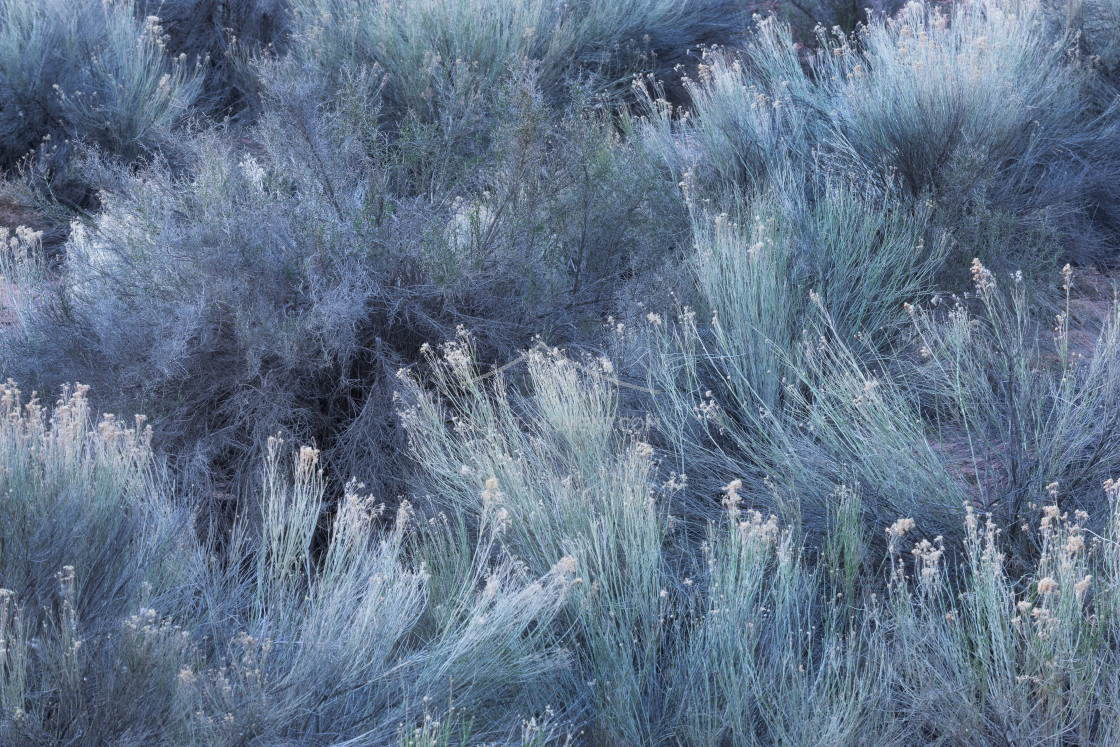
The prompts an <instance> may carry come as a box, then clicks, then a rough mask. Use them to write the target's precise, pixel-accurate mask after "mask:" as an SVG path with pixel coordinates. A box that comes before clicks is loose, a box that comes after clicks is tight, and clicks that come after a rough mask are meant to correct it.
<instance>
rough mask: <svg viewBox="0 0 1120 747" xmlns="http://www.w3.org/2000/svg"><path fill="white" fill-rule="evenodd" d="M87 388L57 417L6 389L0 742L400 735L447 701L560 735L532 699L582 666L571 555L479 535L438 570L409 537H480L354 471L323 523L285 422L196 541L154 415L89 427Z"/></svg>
mask: <svg viewBox="0 0 1120 747" xmlns="http://www.w3.org/2000/svg"><path fill="white" fill-rule="evenodd" d="M85 394H86V388H85V387H78V388H76V389H75V390H73V393H72V394H68V393H66V392H64V393H63V399H62V400H60V401H59V403H58V404H57V405H56V406H55V408H54V409H53V412H52V413H51V414H50V420H49V422H48V420H47V418H48V413H47V411H46V409H45V408H43V407H42V406H41V405H40V404H39V403H38V402H37V401H36V400H32V401H30V402H28V403H26V404H25V403H23V402H22V401H21V399H20V394H19V392H18V391H17V390H16V389H15V388H14V386H13V385H11V384H9V385H6V386H5V387H4V389H3V392H2V395H3V396H2V399H3V403H2V404H0V407H3V415H4V417H3V425H2V427H3V429H4V438H3V440H2V444H3V449H2V453H0V459H2V460H3V467H4V469H3V470H2V471H0V481H2V484H3V488H4V491H3V495H4V496H5V498H4V510H5V515H6V516H9V517H10V518H11V522H6V523H5V528H4V535H3V544H2V548H3V553H2V554H0V564H2V565H0V578H2V579H3V584H4V588H3V589H2V590H0V632H2V634H3V636H2V640H3V646H0V663H2V665H3V666H0V698H2V701H0V704H2V706H3V709H2V715H0V734H2V735H3V738H4V741H5V743H8V744H35V743H40V744H41V743H43V742H57V741H66V740H78V739H81V740H87V739H91V738H92V739H98V740H101V741H111V742H114V743H122V744H144V743H147V744H151V743H153V742H156V743H168V744H172V743H174V744H244V743H245V742H246V741H251V740H259V741H271V742H274V741H277V740H284V741H295V742H305V741H315V740H318V739H323V738H326V737H327V735H331V738H335V739H338V738H350V739H357V740H359V741H361V742H362V743H366V744H391V743H394V742H396V741H397V739H398V738H399V737H400V736H401V735H402V732H404V733H411V730H412V729H413V728H417V729H424V728H430V725H431V723H432V720H433V719H436V720H440V721H442V720H444V719H445V718H446V719H450V720H451V721H452V722H453V723H454V722H456V721H458V720H460V719H462V720H464V721H468V720H469V721H470V722H471V723H472V724H473V726H472V733H474V734H475V735H477V736H478V737H480V738H486V739H500V738H509V737H510V735H513V734H517V733H519V732H520V733H545V732H547V731H548V729H549V726H548V723H547V721H548V720H547V719H545V723H543V724H542V723H541V721H540V720H539V719H538V720H537V722H536V726H534V727H532V728H530V727H528V726H526V725H525V724H524V722H525V721H527V720H528V719H529V718H530V716H531V714H532V711H531V710H521V709H534V710H536V711H539V712H542V713H543V712H544V709H545V707H546V706H547V705H548V702H547V700H541V698H547V697H548V696H549V695H550V694H551V693H550V691H549V689H548V687H547V686H546V683H547V681H548V679H549V678H550V677H554V676H558V674H559V673H561V672H563V671H564V670H565V669H566V666H567V664H566V662H567V654H565V652H563V651H561V650H560V649H559V648H558V647H557V646H556V645H555V637H556V636H555V633H554V630H553V628H552V626H551V625H550V622H551V620H552V619H553V618H554V617H555V616H556V614H557V613H558V611H559V609H560V608H561V607H562V606H563V605H564V603H565V601H566V599H567V597H568V592H569V591H570V589H571V586H572V581H573V579H572V576H571V570H572V567H571V563H570V561H563V562H558V563H557V564H556V565H555V568H550V569H549V570H548V571H547V572H546V574H545V575H544V576H542V577H540V578H535V579H534V578H530V577H528V576H527V575H526V573H525V572H524V571H523V570H522V568H521V567H520V565H517V564H515V563H514V562H513V561H512V559H511V558H509V557H502V556H500V555H498V554H495V553H494V552H492V550H493V548H494V541H495V538H494V535H492V534H490V535H483V536H482V537H481V538H480V539H478V540H477V542H478V544H477V546H476V547H475V548H473V549H472V553H471V556H470V558H469V566H468V573H467V575H465V576H462V577H459V576H449V577H447V578H439V579H437V580H435V581H433V580H432V576H433V574H432V573H431V572H429V571H427V570H425V568H424V567H423V566H422V565H418V564H417V563H416V562H415V561H414V560H413V559H411V558H410V557H409V553H408V552H407V550H408V546H409V544H410V542H409V538H410V537H413V536H423V540H424V541H425V542H426V543H428V546H429V548H430V549H431V550H432V551H433V552H434V553H435V554H437V555H439V554H442V552H443V551H442V550H441V549H440V548H439V547H438V543H439V542H441V541H443V540H444V539H452V540H454V541H455V542H456V543H457V544H458V543H461V542H463V541H470V539H469V538H468V537H465V536H453V537H448V538H441V537H440V535H438V533H426V532H425V531H424V529H423V527H416V526H415V523H414V522H415V519H414V517H412V515H411V514H410V511H409V509H408V507H407V506H404V507H402V508H401V510H400V511H399V512H398V515H397V518H396V520H395V521H393V522H392V523H391V526H390V528H389V529H388V530H387V531H382V530H381V529H379V528H378V524H380V523H381V521H380V519H379V516H380V509H378V507H376V506H375V505H374V504H373V503H372V501H371V499H370V498H369V497H368V496H364V495H361V494H360V493H359V491H360V489H361V487H360V486H358V485H356V484H352V485H351V486H349V488H348V489H347V491H346V492H345V497H344V499H343V500H342V501H341V502H340V503H339V505H338V508H337V510H336V511H334V512H333V517H331V518H330V519H329V520H328V521H327V524H328V526H329V529H328V531H327V532H326V534H325V535H324V536H322V537H320V536H319V535H318V533H317V527H319V526H320V523H321V522H323V521H324V519H325V516H324V512H325V508H326V498H325V495H324V487H325V484H324V477H323V473H322V471H321V470H320V468H319V465H318V453H317V452H316V451H315V450H314V449H311V448H303V449H301V450H300V451H299V452H298V453H297V454H296V458H295V464H294V468H293V469H292V472H291V476H289V474H287V473H288V469H287V468H286V467H284V466H282V465H281V460H282V456H281V455H282V452H283V451H284V450H283V448H282V445H281V443H280V442H279V441H276V440H273V441H271V442H270V443H269V447H268V448H269V451H268V455H267V457H266V463H265V468H264V469H263V470H262V476H263V478H262V483H261V499H260V502H259V514H258V517H257V518H250V517H244V518H243V519H242V520H240V521H238V522H237V524H236V526H235V527H234V529H233V531H232V533H230V534H229V535H228V536H226V537H225V538H224V539H223V541H222V542H220V543H200V542H199V541H198V540H197V539H196V538H195V534H194V531H193V530H194V522H193V520H192V517H191V516H190V515H189V514H188V513H187V512H186V511H184V510H182V509H179V508H175V507H174V502H173V501H172V500H169V498H170V496H169V495H168V494H167V493H166V486H165V485H164V484H163V483H162V482H161V480H160V479H159V478H158V474H157V473H156V472H155V471H154V469H153V460H152V454H151V452H150V450H149V448H148V444H147V439H148V434H149V431H147V430H146V429H144V428H143V426H142V421H141V422H138V424H137V427H136V428H124V427H123V426H122V425H120V424H119V423H118V422H117V421H116V420H115V419H114V418H112V417H111V416H108V415H106V416H105V417H104V418H103V419H102V421H101V422H100V423H99V424H98V426H97V427H96V428H94V427H93V425H92V423H91V421H90V419H89V411H88V408H87V404H86V397H85ZM60 516H65V517H66V518H67V520H66V521H59V520H58V518H59V517H60ZM54 567H57V568H59V570H58V571H56V572H52V571H51V568H54ZM429 584H430V585H431V587H434V588H437V589H443V590H444V591H445V592H446V593H445V594H442V595H440V596H438V597H435V598H433V595H432V594H431V592H430V586H429ZM422 623H423V624H422ZM455 709H460V710H463V711H465V713H467V714H470V715H469V716H467V717H462V716H459V715H457V713H456V710H455ZM426 725H427V726H426Z"/></svg>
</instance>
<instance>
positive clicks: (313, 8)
mask: <svg viewBox="0 0 1120 747" xmlns="http://www.w3.org/2000/svg"><path fill="white" fill-rule="evenodd" d="M292 8H293V11H294V18H295V23H294V35H295V42H294V45H293V53H292V61H293V63H294V64H299V65H301V66H307V67H312V68H314V69H315V70H317V71H319V72H320V74H321V75H323V76H324V77H325V79H326V80H327V81H332V82H333V85H332V84H331V83H328V84H327V90H328V91H329V90H331V89H332V88H334V87H336V86H337V79H338V76H339V74H340V73H342V74H345V73H347V72H350V73H356V72H359V71H362V70H365V71H367V72H375V73H376V75H377V76H378V77H380V78H381V79H383V80H384V83H385V86H386V90H387V93H388V100H389V102H390V103H391V105H392V107H393V108H394V109H400V110H402V111H403V110H411V111H413V112H415V113H417V114H419V115H421V116H422V117H424V118H426V119H431V118H434V117H436V116H438V115H439V113H440V112H441V110H442V109H443V108H444V107H446V106H448V105H453V104H452V103H451V102H452V101H453V100H454V99H456V98H458V97H468V98H469V97H471V96H475V95H485V93H486V91H487V90H490V89H492V88H493V87H494V86H495V85H496V84H497V83H498V81H500V80H501V78H503V77H504V76H506V75H507V74H508V73H509V72H510V71H511V70H515V69H517V68H519V67H520V66H521V65H522V64H524V63H525V62H529V61H532V62H534V63H535V64H536V65H538V66H539V69H540V77H541V85H542V88H543V90H544V92H545V95H546V97H547V98H549V100H552V101H556V100H559V99H561V98H562V97H563V96H564V95H565V94H566V91H567V88H568V85H569V83H570V79H572V78H576V77H579V76H582V75H589V76H591V77H592V78H593V79H594V80H595V87H596V88H597V89H598V90H600V91H608V92H609V91H611V90H612V89H621V91H622V92H625V91H626V90H627V88H628V86H629V76H630V75H631V74H633V73H634V72H638V71H642V70H648V71H657V72H659V73H667V72H668V71H670V70H671V69H672V67H673V66H674V65H676V64H677V63H678V62H680V61H681V60H682V59H684V58H685V56H686V55H687V54H688V52H689V51H690V50H694V49H696V48H698V47H699V46H701V45H705V44H718V43H726V42H728V41H730V40H732V39H733V38H734V37H735V36H736V35H737V34H739V33H740V32H741V31H742V30H743V29H744V28H745V26H746V23H747V22H748V20H749V17H748V14H747V9H746V5H745V4H744V3H741V2H738V1H737V0H687V2H675V1H673V2H671V1H669V0H626V1H625V2H603V1H602V0H581V1H580V2H575V3H555V2H550V1H547V0H529V1H528V2H520V1H518V2H514V1H513V0H500V1H499V2H480V1H479V0H452V1H450V2H446V1H445V0H420V1H419V2H411V3H390V2H372V3H366V2H361V1H360V0H294V2H293V3H292Z"/></svg>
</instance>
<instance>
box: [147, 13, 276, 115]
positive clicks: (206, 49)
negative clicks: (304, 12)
mask: <svg viewBox="0 0 1120 747" xmlns="http://www.w3.org/2000/svg"><path fill="white" fill-rule="evenodd" d="M136 13H137V17H140V18H146V17H148V16H154V17H156V18H158V19H159V24H160V26H161V27H162V28H163V30H164V39H165V43H166V46H167V50H168V51H169V52H170V53H171V54H172V55H175V56H178V55H180V54H185V55H186V56H187V58H188V59H191V60H194V59H199V60H202V61H203V73H204V74H203V93H202V94H201V95H200V97H199V101H198V102H197V103H198V105H199V106H201V107H203V108H205V109H207V110H208V111H209V112H210V113H211V114H213V115H215V116H224V115H227V114H231V115H244V114H250V115H252V114H256V113H258V112H259V109H260V101H259V98H260V90H259V89H260V86H259V84H258V81H257V73H256V71H255V70H254V69H253V65H254V61H255V60H257V59H259V58H260V57H261V56H262V55H273V54H282V53H283V52H284V51H285V50H286V49H287V35H288V19H289V9H288V3H287V0H233V1H232V2H231V1H230V0H141V1H140V2H137V5H136Z"/></svg>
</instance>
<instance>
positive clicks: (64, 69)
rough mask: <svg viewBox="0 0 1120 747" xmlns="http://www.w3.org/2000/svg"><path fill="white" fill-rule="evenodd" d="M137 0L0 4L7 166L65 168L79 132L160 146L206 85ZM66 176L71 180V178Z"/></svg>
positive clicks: (113, 150) (81, 136) (119, 151)
mask: <svg viewBox="0 0 1120 747" xmlns="http://www.w3.org/2000/svg"><path fill="white" fill-rule="evenodd" d="M165 47H166V42H165V38H164V34H163V29H162V28H161V27H160V25H159V22H158V19H154V18H152V19H147V20H144V19H137V18H136V17H135V14H134V6H133V4H132V3H131V2H117V3H102V2H100V1H99V0H82V1H81V2H77V3H71V2H58V1H56V0H45V1H44V2H41V3H39V2H36V3H27V2H22V1H21V0H5V1H4V2H3V3H2V4H0V168H3V169H5V170H7V169H11V168H13V167H14V166H15V165H16V164H17V163H18V162H20V161H21V160H25V159H29V158H33V159H34V160H36V161H37V162H38V165H39V166H41V167H42V168H45V169H47V170H48V171H50V172H56V175H57V172H59V171H61V172H63V175H65V172H66V170H67V165H68V164H67V158H68V156H69V154H70V152H71V151H72V149H73V145H74V144H75V142H76V141H78V140H82V141H85V142H87V143H89V144H92V145H94V146H97V147H98V148H101V149H103V150H104V151H106V152H107V153H109V154H110V155H112V156H115V157H119V158H121V159H124V160H131V159H134V158H136V157H137V156H139V155H141V154H144V153H146V152H148V151H150V150H151V149H153V148H155V147H157V146H158V145H159V144H160V143H161V142H163V141H164V140H165V139H166V137H167V129H168V128H169V127H170V126H172V125H173V124H175V123H176V122H177V121H179V120H180V119H181V118H182V117H183V116H184V115H185V114H186V113H187V110H188V108H189V107H190V106H191V104H192V103H193V101H194V99H195V97H196V96H197V95H198V94H199V91H200V89H201V80H200V77H199V75H198V70H197V65H198V64H199V61H198V60H196V59H194V58H188V57H186V56H185V55H183V56H179V57H172V56H171V55H170V54H168V53H167V52H166V49H165ZM63 184H65V180H63Z"/></svg>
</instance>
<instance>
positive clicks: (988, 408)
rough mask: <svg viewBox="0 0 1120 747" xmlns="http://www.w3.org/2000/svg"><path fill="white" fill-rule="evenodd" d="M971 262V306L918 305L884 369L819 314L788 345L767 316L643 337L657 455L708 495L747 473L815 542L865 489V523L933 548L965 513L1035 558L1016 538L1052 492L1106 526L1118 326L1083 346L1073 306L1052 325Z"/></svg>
mask: <svg viewBox="0 0 1120 747" xmlns="http://www.w3.org/2000/svg"><path fill="white" fill-rule="evenodd" d="M973 267H974V270H973V272H974V276H975V277H976V278H977V283H978V285H977V290H976V296H975V297H974V299H973V300H972V301H965V300H963V299H957V300H956V301H954V302H945V303H941V302H940V299H939V297H938V296H935V295H928V296H925V298H927V299H929V302H928V304H927V303H924V302H923V303H922V304H918V303H917V301H918V298H916V299H915V303H914V304H909V303H908V304H907V308H908V309H909V311H910V313H911V315H912V321H913V328H912V330H911V331H910V332H908V333H907V335H905V336H903V337H896V338H894V339H895V340H896V343H895V344H896V346H897V347H895V348H894V349H893V350H892V352H891V355H890V356H889V357H887V356H880V355H875V354H873V353H872V352H871V351H870V350H869V349H868V348H867V347H866V344H865V342H864V341H861V340H853V339H852V338H851V337H847V336H845V335H844V334H843V332H842V331H841V330H840V329H839V327H838V324H837V323H836V321H835V320H834V319H833V318H832V317H831V316H830V314H829V313H828V311H827V307H826V306H825V305H824V304H823V302H821V303H820V305H819V307H818V313H817V314H816V315H814V314H812V313H810V314H807V315H805V316H803V317H802V324H803V325H804V327H803V328H804V329H805V330H806V331H805V332H804V333H802V335H800V336H798V337H797V338H796V340H795V341H793V340H791V345H790V347H788V348H786V349H785V350H784V351H783V348H782V347H781V346H780V345H778V344H776V343H775V340H776V339H777V338H778V334H777V333H776V332H775V326H774V325H773V324H771V325H770V326H767V327H762V325H761V323H760V322H759V320H760V319H765V318H768V317H767V315H766V314H765V313H760V314H757V315H755V316H753V317H748V318H750V319H752V320H754V321H753V323H752V324H748V325H744V326H743V327H742V328H740V329H739V330H738V331H737V332H736V333H735V334H729V333H728V331H727V330H728V328H729V327H730V325H729V323H727V322H725V321H724V320H723V318H722V317H723V315H722V314H721V315H719V316H717V317H716V318H715V319H713V321H712V323H711V324H710V325H708V324H703V325H700V324H698V323H697V320H696V315H695V313H694V312H691V311H686V313H685V314H683V315H682V317H681V318H680V320H679V321H678V322H676V323H673V324H666V323H659V324H657V325H653V327H652V334H651V336H650V337H647V338H646V339H647V340H649V341H651V342H648V341H647V342H642V341H641V338H642V337H643V335H644V333H643V334H637V333H635V335H633V336H632V338H631V339H630V340H628V341H623V342H621V343H620V346H621V347H624V348H625V347H627V346H630V345H636V346H637V347H638V348H639V349H640V350H643V351H650V350H652V353H653V356H652V359H651V360H652V361H653V365H652V366H649V367H648V369H647V371H648V375H649V376H650V382H651V383H650V387H651V388H653V389H655V390H658V391H660V392H661V393H662V394H661V396H656V397H652V398H651V399H650V405H649V406H651V407H652V410H653V415H654V417H653V420H654V422H656V423H657V424H658V425H659V429H658V430H659V431H660V432H661V437H662V438H663V439H664V441H660V442H659V443H663V444H664V445H665V446H666V448H669V446H670V445H672V448H674V449H677V450H679V451H678V456H676V457H675V459H679V462H676V463H674V467H675V468H676V469H679V470H687V471H688V472H689V474H690V477H691V482H692V483H693V484H695V485H697V486H698V487H697V490H698V492H699V493H700V494H701V495H704V494H707V495H711V494H712V493H713V492H714V490H715V488H716V486H717V485H718V483H717V480H718V479H719V475H720V474H721V473H722V474H724V475H726V474H730V473H734V474H736V475H739V476H740V477H741V478H742V479H743V480H744V482H745V483H746V485H748V486H749V487H744V488H742V494H743V495H744V496H745V497H746V499H747V500H750V501H752V502H753V503H754V504H755V505H759V506H765V507H766V508H767V510H770V511H775V512H777V513H778V514H779V515H781V516H783V517H787V519H789V520H791V521H792V520H794V518H796V520H798V521H800V522H801V526H802V528H803V531H805V533H806V536H807V537H809V538H810V541H812V542H816V543H823V542H824V541H825V540H824V538H825V537H826V536H827V534H828V532H829V529H828V526H829V523H828V522H829V516H830V511H832V509H833V504H834V503H835V491H836V490H837V488H838V486H841V485H852V486H854V487H855V488H856V489H858V490H859V491H860V494H861V496H862V501H861V505H862V507H863V508H862V511H863V519H862V521H863V522H864V523H865V524H867V523H869V522H873V521H875V517H882V516H884V515H899V516H912V517H914V518H915V519H917V520H919V521H920V522H921V523H923V525H924V527H925V529H926V531H927V532H930V533H931V536H932V535H933V534H941V535H944V536H946V537H950V536H953V533H954V532H959V526H960V524H959V521H958V518H959V513H960V506H961V505H962V503H965V502H968V503H970V504H971V505H974V506H977V507H981V508H982V509H983V510H984V511H987V512H989V513H990V514H991V515H992V516H993V517H994V520H995V521H997V522H998V525H999V527H1000V528H1001V530H1002V531H1003V532H1004V533H1005V543H1006V545H1007V547H1008V548H1011V549H1014V551H1015V557H1016V562H1025V561H1024V559H1029V558H1031V557H1034V553H1036V552H1037V550H1038V548H1037V547H1034V546H1032V545H1031V543H1030V542H1029V541H1028V540H1027V538H1026V536H1025V535H1022V532H1021V528H1022V525H1023V522H1024V520H1025V518H1026V517H1027V515H1028V513H1029V510H1030V506H1031V503H1032V502H1034V501H1037V496H1040V495H1045V494H1047V491H1048V490H1049V491H1051V492H1052V494H1053V497H1051V498H1050V500H1052V501H1056V502H1059V503H1061V505H1062V506H1063V510H1066V509H1068V510H1071V511H1072V510H1084V511H1087V512H1089V513H1090V514H1091V515H1093V516H1100V514H1101V508H1102V507H1101V506H1100V505H1099V503H1096V504H1085V503H1080V502H1079V501H1081V500H1083V499H1085V498H1087V497H1088V496H1092V495H1093V490H1092V486H1094V485H1098V484H1100V483H1101V482H1102V481H1104V480H1105V479H1108V478H1109V477H1110V475H1111V474H1112V472H1113V471H1114V470H1115V467H1114V466H1113V465H1112V461H1113V460H1114V458H1115V454H1114V451H1115V450H1114V448H1113V443H1114V442H1115V440H1116V439H1115V437H1114V434H1113V429H1114V428H1115V425H1116V424H1115V423H1114V422H1113V420H1112V418H1111V417H1110V416H1106V415H1105V413H1110V412H1112V411H1113V410H1114V409H1115V402H1116V398H1117V393H1116V389H1115V387H1116V376H1115V372H1114V371H1113V368H1112V367H1113V362H1114V360H1115V357H1116V356H1115V353H1114V352H1113V348H1114V346H1115V344H1116V342H1115V339H1114V338H1115V330H1114V326H1115V322H1114V320H1113V318H1112V317H1111V316H1109V317H1108V318H1107V319H1106V320H1104V323H1103V326H1102V327H1101V330H1100V333H1099V336H1098V337H1097V338H1096V339H1095V342H1092V341H1091V342H1086V340H1085V339H1084V337H1082V338H1071V337H1070V333H1069V327H1068V324H1069V313H1070V311H1069V306H1068V305H1067V307H1066V308H1065V310H1064V311H1062V312H1061V314H1059V316H1058V318H1057V322H1056V324H1055V325H1053V326H1054V329H1053V330H1051V322H1050V321H1049V318H1048V316H1047V314H1048V312H1047V311H1046V308H1047V307H1046V306H1045V305H1041V306H1032V305H1030V304H1029V303H1028V301H1027V296H1026V291H1025V283H1024V282H1023V281H1022V280H1021V279H1019V280H1018V281H1016V276H1012V277H1011V279H1010V280H1008V281H1007V282H1006V285H1007V286H1008V288H1006V289H1004V288H1003V287H1001V288H1000V289H999V290H998V291H997V290H996V281H995V278H994V276H993V275H992V273H991V272H990V271H989V270H987V269H986V268H984V267H983V265H982V264H980V263H979V262H978V261H976V262H975V263H974V265H973ZM1065 282H1066V283H1067V285H1068V283H1069V276H1068V269H1067V276H1066V279H1065ZM759 285H760V286H761V287H765V286H764V285H763V284H761V283H760V284H759ZM1002 285H1003V284H1002V283H1001V286H1002ZM919 298H920V297H919ZM970 306H971V307H973V308H971V310H970ZM1110 313H1114V312H1110ZM1081 324H1084V325H1088V326H1090V327H1092V325H1093V324H1094V322H1092V321H1091V320H1083V321H1082V322H1081ZM896 329H897V328H896ZM787 331H789V330H787ZM1090 337H1091V335H1090ZM1071 339H1074V341H1073V342H1071ZM751 340H757V342H756V343H755V344H754V345H753V346H752V345H751V344H750V343H749V341H751ZM647 345H650V346H651V347H647ZM759 346H764V347H763V350H765V351H768V352H759V351H758V347H759ZM628 355H629V356H630V357H631V358H635V359H636V356H635V354H634V353H632V352H631V353H629V354H628ZM633 370H641V369H640V367H639V368H637V369H633ZM686 454H687V455H686ZM701 486H702V487H701ZM684 505H695V506H699V505H700V504H699V502H692V503H688V504H684ZM709 505H710V504H709ZM701 515H703V512H701ZM813 538H816V539H813Z"/></svg>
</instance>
